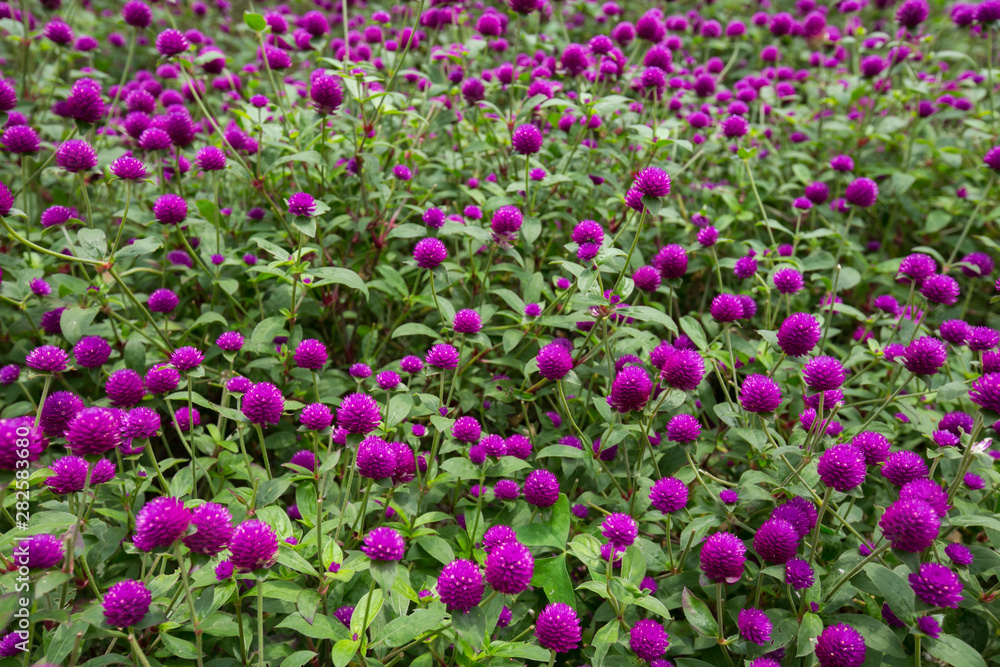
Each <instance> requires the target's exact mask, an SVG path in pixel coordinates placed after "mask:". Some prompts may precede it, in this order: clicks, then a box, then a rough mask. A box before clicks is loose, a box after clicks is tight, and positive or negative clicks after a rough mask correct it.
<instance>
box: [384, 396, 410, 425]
mask: <svg viewBox="0 0 1000 667" xmlns="http://www.w3.org/2000/svg"><path fill="white" fill-rule="evenodd" d="M412 409H413V397H412V396H410V395H409V394H396V395H395V396H393V397H392V398H390V399H389V411H388V417H387V421H386V428H390V427H392V426H394V425H396V424H398V423H400V422H401V421H403V420H404V419H406V418H407V417H408V416H409V414H410V410H412Z"/></svg>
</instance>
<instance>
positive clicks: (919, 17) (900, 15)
mask: <svg viewBox="0 0 1000 667" xmlns="http://www.w3.org/2000/svg"><path fill="white" fill-rule="evenodd" d="M929 13H930V8H929V7H928V6H927V2H926V0H906V1H905V2H904V3H903V4H901V5H900V6H899V9H897V10H896V21H897V22H898V23H899V25H901V26H903V27H904V28H907V29H909V30H913V29H914V28H916V27H917V26H918V25H920V24H921V23H923V22H924V21H926V20H927V15H928V14H929Z"/></svg>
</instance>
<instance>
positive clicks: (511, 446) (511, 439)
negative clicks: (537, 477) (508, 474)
mask: <svg viewBox="0 0 1000 667" xmlns="http://www.w3.org/2000/svg"><path fill="white" fill-rule="evenodd" d="M504 445H506V447H507V456H513V457H515V458H519V459H521V460H526V459H527V458H528V457H529V456H531V440H529V439H528V437H527V436H525V435H521V434H520V433H512V434H511V435H508V436H507V440H506V441H505V442H504Z"/></svg>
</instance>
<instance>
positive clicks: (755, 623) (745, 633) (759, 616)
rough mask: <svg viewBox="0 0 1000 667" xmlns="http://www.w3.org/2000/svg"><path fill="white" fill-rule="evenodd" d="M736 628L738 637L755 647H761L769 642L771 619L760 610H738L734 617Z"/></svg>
mask: <svg viewBox="0 0 1000 667" xmlns="http://www.w3.org/2000/svg"><path fill="white" fill-rule="evenodd" d="M736 627H737V628H738V630H739V633H740V637H742V638H743V639H745V640H747V641H748V642H752V643H754V644H756V645H757V646H763V645H764V644H766V643H768V642H769V641H771V630H772V629H773V626H772V625H771V619H769V618H768V617H767V614H765V613H764V612H763V611H761V610H760V609H754V608H753V607H748V608H746V609H740V613H739V615H738V616H737V617H736Z"/></svg>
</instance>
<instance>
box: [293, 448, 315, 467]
mask: <svg viewBox="0 0 1000 667" xmlns="http://www.w3.org/2000/svg"><path fill="white" fill-rule="evenodd" d="M288 462H289V463H291V464H292V465H297V466H299V467H300V468H305V469H306V470H312V471H315V470H316V455H315V454H313V452H312V450H309V449H300V450H299V451H297V452H295V453H294V454H292V458H291V459H289V461H288Z"/></svg>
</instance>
